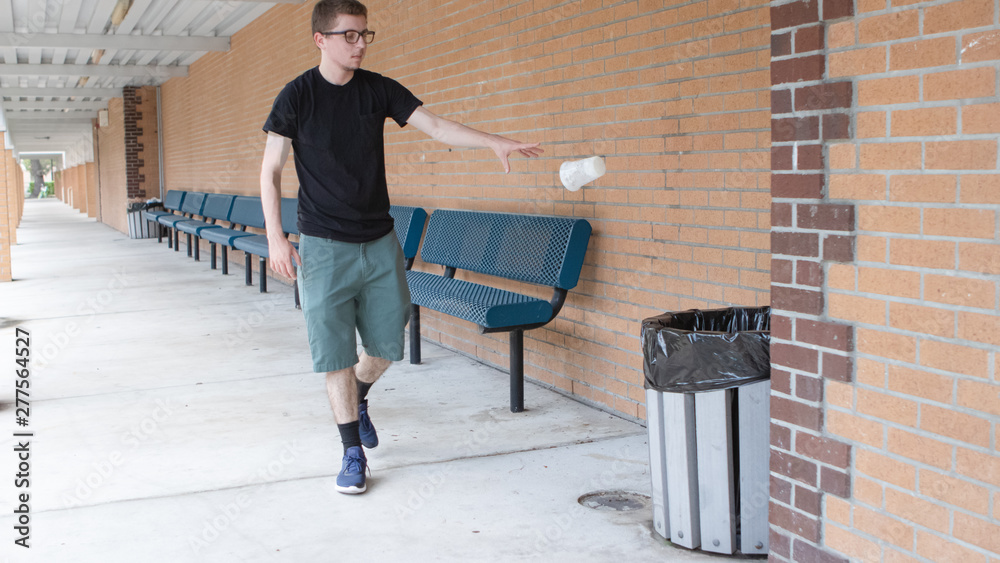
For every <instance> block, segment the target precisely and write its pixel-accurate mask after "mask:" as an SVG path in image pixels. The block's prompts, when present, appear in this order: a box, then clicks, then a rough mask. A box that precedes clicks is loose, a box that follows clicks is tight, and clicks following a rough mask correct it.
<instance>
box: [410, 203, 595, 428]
mask: <svg viewBox="0 0 1000 563" xmlns="http://www.w3.org/2000/svg"><path fill="white" fill-rule="evenodd" d="M590 232H591V227H590V223H588V222H587V221H586V220H584V219H576V218H572V217H551V216H543V215H523V214H515V213H484V212H478V211H462V210H457V209H438V210H437V211H435V212H434V213H432V214H431V219H430V222H429V223H428V224H427V234H426V235H424V247H423V250H421V252H420V256H421V258H422V259H423V261H424V262H425V263H428V264H439V265H441V266H444V267H445V272H444V275H437V274H432V273H429V272H421V271H408V272H406V283H407V284H408V285H409V286H410V301H411V302H412V303H413V307H412V308H411V310H410V363H414V364H419V363H420V308H421V307H426V308H428V309H431V310H434V311H438V312H440V313H444V314H447V315H451V316H453V317H457V318H460V319H464V320H466V321H470V322H473V323H476V324H477V325H479V331H480V332H481V333H484V334H485V333H490V332H509V333H510V410H511V411H512V412H521V411H522V410H524V331H526V330H532V329H536V328H540V327H542V326H544V325H545V324H547V323H549V322H551V321H552V319H554V318H555V317H556V315H558V314H559V311H560V310H561V309H562V306H563V304H564V303H565V301H566V295H567V293H568V291H569V290H570V289H573V288H574V287H576V284H577V282H578V281H579V277H580V270H581V268H582V267H583V259H584V255H585V254H586V252H587V243H588V241H589V240H590ZM459 270H468V271H470V272H476V273H479V274H485V275H487V276H494V277H496V278H501V279H506V280H514V281H518V282H527V283H531V284H535V285H538V286H542V287H548V288H550V289H551V290H552V298H551V299H550V300H548V301H544V300H542V299H538V298H536V297H530V296H527V295H522V294H520V293H516V292H513V291H509V290H504V289H501V288H496V287H490V286H488V285H484V284H481V283H475V282H471V281H468V280H461V279H456V278H455V274H456V272H458V271H459ZM508 287H509V285H508Z"/></svg>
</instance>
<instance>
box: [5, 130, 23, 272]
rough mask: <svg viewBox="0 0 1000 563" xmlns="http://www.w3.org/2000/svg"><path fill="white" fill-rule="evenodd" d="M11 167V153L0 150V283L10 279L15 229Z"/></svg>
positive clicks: (12, 161)
mask: <svg viewBox="0 0 1000 563" xmlns="http://www.w3.org/2000/svg"><path fill="white" fill-rule="evenodd" d="M2 135H3V133H2V132H0V136H2ZM11 166H16V163H15V161H14V158H13V157H12V156H11V151H9V150H0V282H9V281H11V279H12V274H11V267H10V266H11V264H10V247H11V245H12V244H13V240H12V238H13V237H12V233H13V232H14V230H15V229H16V225H14V224H13V222H12V221H11V213H10V210H11V207H13V206H14V200H15V199H16V196H15V195H14V190H16V189H17V186H15V185H13V184H12V183H11V181H10V179H11V176H12V174H11V173H10V167H11ZM20 189H22V190H23V189H24V188H23V187H21V188H20Z"/></svg>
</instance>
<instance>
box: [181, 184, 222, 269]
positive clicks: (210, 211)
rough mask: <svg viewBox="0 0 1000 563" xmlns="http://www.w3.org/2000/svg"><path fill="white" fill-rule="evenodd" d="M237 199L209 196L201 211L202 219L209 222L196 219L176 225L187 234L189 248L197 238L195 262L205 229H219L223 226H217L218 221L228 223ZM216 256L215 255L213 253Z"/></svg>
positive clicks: (195, 242)
mask: <svg viewBox="0 0 1000 563" xmlns="http://www.w3.org/2000/svg"><path fill="white" fill-rule="evenodd" d="M235 199H236V196H234V195H226V194H207V195H206V196H205V205H204V206H203V208H202V211H201V217H202V218H203V219H207V221H199V220H196V219H189V220H187V221H177V222H176V223H174V228H175V229H176V230H178V231H180V232H182V233H187V244H188V248H191V237H192V235H193V236H194V237H195V241H194V260H195V262H197V261H198V259H199V257H198V251H199V249H200V247H201V245H200V244H199V242H200V241H199V240H197V239H200V238H201V234H202V232H203V231H205V229H219V228H221V227H222V225H218V224H216V221H228V220H229V214H230V213H231V212H232V210H233V201H234V200H235ZM213 254H214V253H213Z"/></svg>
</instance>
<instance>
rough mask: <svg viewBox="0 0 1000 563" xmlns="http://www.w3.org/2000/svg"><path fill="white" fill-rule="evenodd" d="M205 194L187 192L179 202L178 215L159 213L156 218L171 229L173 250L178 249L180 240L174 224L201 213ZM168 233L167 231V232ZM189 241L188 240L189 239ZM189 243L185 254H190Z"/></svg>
mask: <svg viewBox="0 0 1000 563" xmlns="http://www.w3.org/2000/svg"><path fill="white" fill-rule="evenodd" d="M205 195H206V194H203V193H201V192H188V193H187V194H185V196H184V201H183V202H182V203H181V208H180V212H181V214H180V215H174V214H173V213H171V214H170V215H161V216H160V217H157V218H156V222H157V223H159V224H160V225H163V226H164V227H166V228H167V229H169V230H171V231H173V239H174V252H177V251H178V250H180V248H179V245H178V243H179V242H180V238H179V236H180V233H179V232H178V231H177V229H176V228H174V227H175V225H176V224H177V223H178V222H180V221H187V220H189V219H193V218H194V217H195V216H197V215H201V212H202V210H203V209H204V207H205ZM168 234H169V233H168ZM189 242H190V241H189ZM191 251H192V249H191V245H190V244H188V248H187V254H188V256H191Z"/></svg>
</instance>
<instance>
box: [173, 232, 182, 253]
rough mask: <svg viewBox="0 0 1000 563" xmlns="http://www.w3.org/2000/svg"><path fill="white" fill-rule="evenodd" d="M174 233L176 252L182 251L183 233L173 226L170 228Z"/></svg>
mask: <svg viewBox="0 0 1000 563" xmlns="http://www.w3.org/2000/svg"><path fill="white" fill-rule="evenodd" d="M170 230H171V231H173V233H174V252H180V250H181V233H180V231H178V230H177V229H174V228H173V227H171V229H170Z"/></svg>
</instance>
